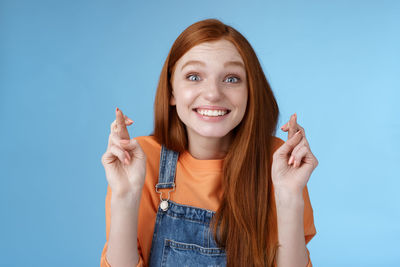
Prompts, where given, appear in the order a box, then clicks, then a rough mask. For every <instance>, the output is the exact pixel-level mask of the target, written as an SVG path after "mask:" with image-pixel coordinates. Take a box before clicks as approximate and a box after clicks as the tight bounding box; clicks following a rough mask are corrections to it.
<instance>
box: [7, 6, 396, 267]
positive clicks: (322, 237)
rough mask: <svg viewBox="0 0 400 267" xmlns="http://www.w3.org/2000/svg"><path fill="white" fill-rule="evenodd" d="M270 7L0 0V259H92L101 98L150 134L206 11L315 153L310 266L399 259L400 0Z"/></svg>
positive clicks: (100, 227) (101, 180)
mask: <svg viewBox="0 0 400 267" xmlns="http://www.w3.org/2000/svg"><path fill="white" fill-rule="evenodd" d="M276 2H277V1H274V2H273V1H246V3H245V1H222V0H220V1H209V0H208V1H204V0H203V1H171V0H169V1H50V0H49V1H43V0H40V1H18V0H14V1H11V0H10V1H4V0H2V1H1V2H0V120H1V124H0V125H1V126H0V127H1V130H0V135H1V138H0V146H1V153H0V167H1V186H0V205H1V219H0V229H1V231H2V233H1V238H0V239H1V242H0V254H1V255H2V256H1V259H0V265H1V266H60V267H61V266H98V265H99V260H100V254H101V250H102V248H103V245H104V242H105V220H104V200H105V194H106V185H107V182H106V178H105V175H104V170H103V167H102V165H101V162H100V158H101V156H102V154H103V153H104V151H105V149H106V144H107V137H108V134H109V125H110V123H111V122H112V121H113V120H114V110H115V107H116V106H118V107H119V108H121V109H122V110H123V111H124V112H125V113H126V114H127V115H129V116H130V117H131V118H132V119H133V120H134V121H135V123H134V126H131V127H130V128H131V129H130V133H131V135H133V136H140V135H148V134H149V133H150V132H151V131H152V125H153V100H154V95H155V88H156V85H157V81H158V77H159V73H160V70H161V67H162V64H163V62H164V60H165V58H166V56H167V53H168V51H169V49H170V47H171V45H172V43H173V41H174V40H175V38H176V37H177V36H178V35H179V34H180V32H182V31H183V30H184V29H185V28H186V27H187V26H189V25H190V24H192V23H194V22H196V21H198V20H201V19H205V18H210V17H212V18H218V19H221V20H222V21H223V22H225V23H227V24H229V25H232V26H233V27H235V28H236V29H238V30H239V31H240V32H242V33H243V34H244V35H245V36H246V37H247V38H248V40H249V41H250V43H251V44H252V45H253V47H254V49H255V50H256V52H257V54H258V56H259V59H260V61H261V63H262V66H263V68H264V71H265V74H266V76H267V78H268V79H269V81H270V83H271V85H272V88H273V90H274V92H275V94H276V97H277V100H278V103H279V105H280V109H281V117H280V125H282V124H284V123H285V122H286V120H287V119H288V118H289V116H290V114H292V113H294V112H297V114H298V117H299V123H300V124H301V125H302V126H303V127H304V128H305V129H306V134H307V136H308V139H309V142H310V144H311V148H312V150H313V152H314V154H315V155H316V156H317V158H318V159H319V162H320V165H319V166H318V168H317V169H316V170H315V172H314V173H313V175H312V177H311V179H310V181H309V184H308V186H309V191H310V197H311V201H312V204H313V208H314V213H315V214H314V215H315V224H316V227H317V231H318V233H317V236H316V237H315V238H314V239H313V240H312V241H311V242H310V243H309V245H308V248H309V249H310V251H311V257H312V260H313V263H314V266H400V253H399V241H400V229H399V228H400V208H399V204H400V194H399V187H400V179H399V178H400V175H399V166H400V164H399V157H398V153H399V148H400V142H399V138H400V119H399V115H400V110H399V104H398V102H399V100H400V93H399V90H400V30H399V29H400V16H399V14H400V2H399V1H348V0H346V1H343V0H340V1H280V3H279V4H278V3H276ZM279 131H280V130H279ZM278 136H280V137H281V138H283V139H284V140H286V137H285V134H283V133H282V132H279V133H278Z"/></svg>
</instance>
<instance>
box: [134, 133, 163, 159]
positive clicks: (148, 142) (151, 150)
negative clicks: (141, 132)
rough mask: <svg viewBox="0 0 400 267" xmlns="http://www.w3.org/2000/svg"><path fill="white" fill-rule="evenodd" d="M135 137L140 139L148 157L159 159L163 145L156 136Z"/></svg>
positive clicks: (140, 143)
mask: <svg viewBox="0 0 400 267" xmlns="http://www.w3.org/2000/svg"><path fill="white" fill-rule="evenodd" d="M134 139H135V140H136V141H138V143H139V145H140V147H141V148H142V149H143V151H144V153H145V154H146V157H147V158H148V159H149V158H150V159H153V158H154V159H158V158H159V157H160V152H161V145H160V144H159V143H158V142H157V140H156V139H155V137H154V136H152V135H149V136H138V137H135V138H134Z"/></svg>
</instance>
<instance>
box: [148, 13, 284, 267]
mask: <svg viewBox="0 0 400 267" xmlns="http://www.w3.org/2000/svg"><path fill="white" fill-rule="evenodd" d="M220 39H226V40H228V41H230V42H232V43H233V44H234V45H235V46H236V48H237V50H238V51H239V53H240V55H241V56H242V58H243V61H244V63H245V68H246V74H247V81H248V84H247V86H248V103H247V109H246V113H245V115H244V118H243V120H242V121H241V123H240V124H239V125H238V126H237V127H236V128H235V129H234V132H235V135H234V139H233V142H232V144H231V146H230V148H229V151H228V153H227V155H226V158H225V160H224V167H223V182H222V184H223V188H224V193H223V199H222V202H221V205H220V207H219V209H218V210H217V212H216V214H215V216H214V218H213V223H212V227H213V231H214V237H215V239H216V241H217V244H218V246H220V247H222V248H224V249H225V251H226V255H227V266H263V267H264V266H274V265H275V256H276V251H277V246H278V236H277V217H276V210H275V202H274V197H273V192H272V180H271V163H272V140H273V136H274V135H275V129H276V125H277V120H278V115H279V109H278V105H277V103H276V100H275V97H274V95H273V92H272V90H271V87H270V85H269V83H268V81H267V79H266V77H265V75H264V72H263V70H262V68H261V65H260V62H259V61H258V58H257V56H256V54H255V52H254V50H253V48H252V47H251V45H250V43H249V42H248V41H247V40H246V38H244V37H243V36H242V35H241V34H240V33H239V32H238V31H237V30H235V29H234V28H232V27H231V26H228V25H225V24H223V23H222V22H220V21H219V20H215V19H207V20H203V21H199V22H197V23H195V24H193V25H191V26H189V27H188V28H186V29H185V30H184V31H183V32H182V33H181V35H179V37H178V38H177V39H176V41H175V42H174V44H173V45H172V48H171V50H170V52H169V54H168V57H167V59H166V61H165V64H164V66H163V69H162V71H161V75H160V80H159V83H158V88H157V93H156V98H155V103H154V111H155V112H154V113H155V120H154V123H155V125H154V136H155V138H156V139H157V141H158V142H160V143H161V144H164V145H165V146H166V147H167V148H169V149H172V150H175V151H178V152H183V151H184V150H186V149H187V148H188V138H187V133H186V129H185V125H184V124H183V123H182V121H181V120H180V119H179V117H178V114H177V112H176V108H175V106H171V105H170V98H171V95H172V86H171V82H170V81H171V77H172V75H173V72H174V67H175V64H176V62H177V61H178V60H179V59H180V58H181V57H182V56H183V55H184V54H185V53H186V52H187V51H188V50H189V49H191V48H192V47H194V46H196V45H198V44H200V43H203V42H212V41H217V40H220Z"/></svg>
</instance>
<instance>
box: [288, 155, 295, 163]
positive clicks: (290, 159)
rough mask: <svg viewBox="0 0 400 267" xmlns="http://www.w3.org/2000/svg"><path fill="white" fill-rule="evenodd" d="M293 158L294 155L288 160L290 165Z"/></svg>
mask: <svg viewBox="0 0 400 267" xmlns="http://www.w3.org/2000/svg"><path fill="white" fill-rule="evenodd" d="M293 159H294V157H293V156H290V159H289V162H288V164H289V165H290V164H292V162H293Z"/></svg>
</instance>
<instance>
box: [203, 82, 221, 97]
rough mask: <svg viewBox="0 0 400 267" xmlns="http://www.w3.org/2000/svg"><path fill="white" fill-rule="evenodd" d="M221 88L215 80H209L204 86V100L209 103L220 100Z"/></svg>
mask: <svg viewBox="0 0 400 267" xmlns="http://www.w3.org/2000/svg"><path fill="white" fill-rule="evenodd" d="M221 89H222V88H221V86H220V85H219V83H218V81H217V80H215V79H210V80H209V81H208V82H207V83H206V84H204V88H203V95H204V98H205V99H206V100H208V101H210V102H217V101H219V100H220V99H221V96H222V92H221Z"/></svg>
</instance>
